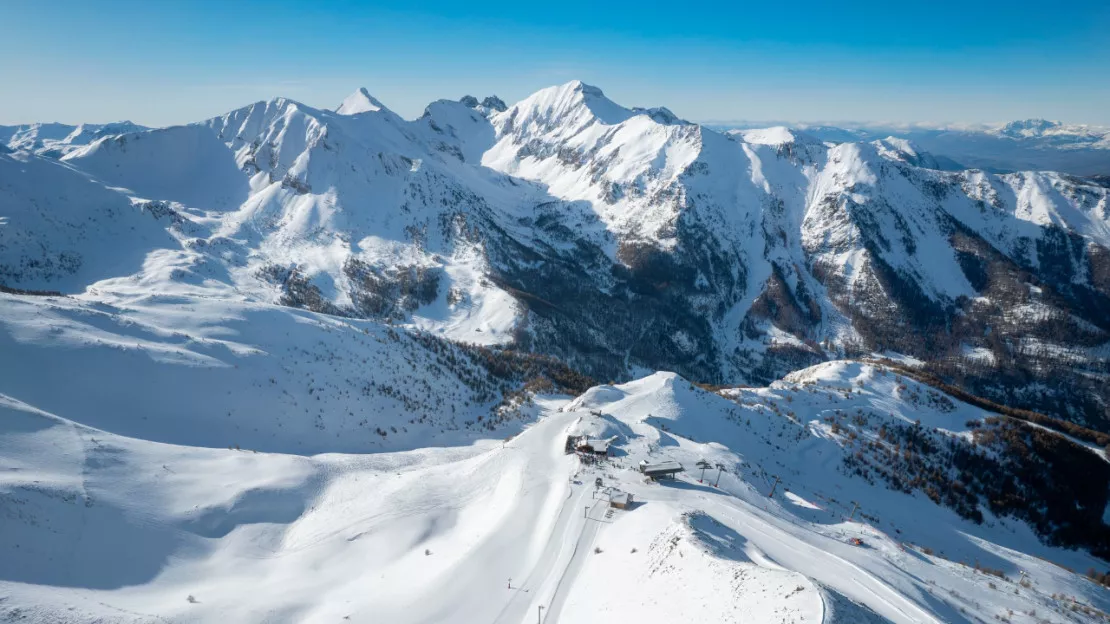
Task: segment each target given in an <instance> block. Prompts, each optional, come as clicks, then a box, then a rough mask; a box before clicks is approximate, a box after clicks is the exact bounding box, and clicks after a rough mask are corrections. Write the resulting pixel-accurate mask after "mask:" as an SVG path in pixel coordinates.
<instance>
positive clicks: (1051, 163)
mask: <svg viewBox="0 0 1110 624" xmlns="http://www.w3.org/2000/svg"><path fill="white" fill-rule="evenodd" d="M706 125H708V126H709V127H712V128H716V129H719V130H722V131H727V130H749V129H759V128H765V127H767V126H788V127H792V128H795V129H798V130H801V131H804V132H806V133H808V134H810V135H811V136H813V137H816V138H818V139H820V140H822V141H829V142H833V143H844V142H854V141H875V140H879V139H885V138H887V137H895V138H900V139H906V140H909V141H913V142H914V143H915V144H916V145H917V146H918V147H920V148H921V149H923V150H925V151H927V152H930V153H931V154H932V155H933V156H934V158H936V161H937V164H938V166H939V167H941V168H943V169H945V170H949V171H956V170H960V169H968V168H976V169H983V170H984V171H988V172H991V173H1012V172H1015V171H1029V170H1037V171H1059V172H1061V173H1070V174H1073V175H1081V176H1090V175H1110V127H1106V126H1089V125H1081V124H1063V123H1060V122H1058V121H1046V120H1044V119H1026V120H1022V121H1012V122H1009V123H1005V124H936V125H930V124H883V123H855V122H840V123H797V124H790V123H787V122H774V123H767V122H745V121H733V122H728V121H720V122H708V123H707V124H706Z"/></svg>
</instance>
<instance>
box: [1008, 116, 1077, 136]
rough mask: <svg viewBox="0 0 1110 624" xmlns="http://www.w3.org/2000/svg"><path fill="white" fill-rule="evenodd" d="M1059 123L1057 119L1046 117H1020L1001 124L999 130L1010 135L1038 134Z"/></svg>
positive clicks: (1058, 125)
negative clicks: (1052, 119)
mask: <svg viewBox="0 0 1110 624" xmlns="http://www.w3.org/2000/svg"><path fill="white" fill-rule="evenodd" d="M1061 125H1062V124H1061V123H1060V122H1058V121H1049V120H1047V119H1020V120H1018V121H1011V122H1010V123H1008V124H1006V125H1004V126H1002V128H1001V129H1000V130H999V132H1000V133H1001V134H1004V135H1006V136H1012V137H1029V136H1040V135H1042V134H1044V133H1045V131H1047V130H1052V129H1053V128H1059V127H1060V126H1061Z"/></svg>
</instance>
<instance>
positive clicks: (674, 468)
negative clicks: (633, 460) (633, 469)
mask: <svg viewBox="0 0 1110 624" xmlns="http://www.w3.org/2000/svg"><path fill="white" fill-rule="evenodd" d="M682 470H683V468H682V464H680V463H678V462H676V461H665V462H659V463H658V464H640V472H642V473H644V474H651V473H665V472H682Z"/></svg>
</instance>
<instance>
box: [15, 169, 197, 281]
mask: <svg viewBox="0 0 1110 624" xmlns="http://www.w3.org/2000/svg"><path fill="white" fill-rule="evenodd" d="M0 206H3V208H2V212H0V285H3V286H7V287H8V288H19V289H32V290H53V291H62V292H80V291H82V290H84V288H85V286H86V285H88V284H91V283H93V282H95V281H98V280H101V279H107V278H112V277H121V276H127V275H131V274H133V273H135V272H137V271H139V270H140V269H141V268H142V267H143V265H144V262H145V261H146V259H147V254H149V253H151V252H153V251H154V250H157V249H161V248H165V247H171V246H174V245H176V241H175V240H174V238H173V237H172V236H170V234H169V233H168V232H167V231H166V226H167V225H168V224H169V222H168V220H166V219H165V218H164V215H160V213H158V212H157V211H156V210H151V209H149V208H150V207H149V206H144V205H143V204H141V203H135V202H132V201H131V200H130V199H129V198H128V197H127V196H126V195H124V194H122V193H119V192H117V191H115V190H113V189H109V188H105V186H104V185H103V184H101V183H99V182H97V181H96V180H94V179H92V178H90V177H89V176H88V175H86V174H83V173H82V172H80V171H76V170H74V169H72V168H70V167H68V166H67V165H65V164H63V163H59V162H58V161H56V160H52V159H49V158H45V157H42V156H36V155H33V154H30V153H27V152H15V153H11V154H3V153H0Z"/></svg>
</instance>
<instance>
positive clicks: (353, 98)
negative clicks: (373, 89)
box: [335, 87, 388, 115]
mask: <svg viewBox="0 0 1110 624" xmlns="http://www.w3.org/2000/svg"><path fill="white" fill-rule="evenodd" d="M381 110H388V109H387V108H386V107H385V104H382V103H381V102H380V101H378V99H377V98H375V97H374V96H372V95H370V92H369V91H367V90H366V87H360V88H359V89H358V91H355V92H354V93H352V94H350V95H348V96H347V97H346V98H344V99H343V102H342V103H341V104H340V105H339V108H336V109H335V112H337V113H339V114H340V115H357V114H359V113H367V112H371V111H381Z"/></svg>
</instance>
